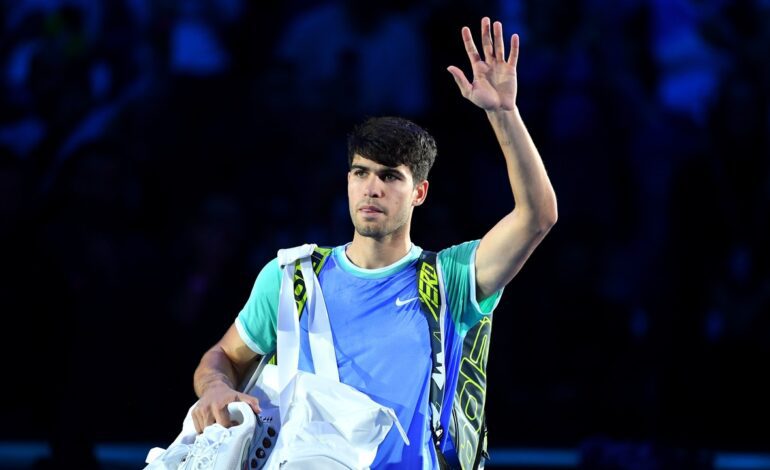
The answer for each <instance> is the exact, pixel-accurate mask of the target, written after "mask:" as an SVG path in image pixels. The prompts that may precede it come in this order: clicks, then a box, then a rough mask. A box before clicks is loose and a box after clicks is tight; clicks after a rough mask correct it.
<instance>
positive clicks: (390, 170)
mask: <svg viewBox="0 0 770 470" xmlns="http://www.w3.org/2000/svg"><path fill="white" fill-rule="evenodd" d="M353 170H364V171H369V172H372V173H376V174H377V175H395V176H398V177H399V178H405V177H406V175H405V174H404V173H403V172H402V171H399V170H398V169H396V168H390V167H384V168H382V169H379V170H375V169H373V168H370V167H368V166H366V165H361V164H357V163H356V164H353V165H350V171H353Z"/></svg>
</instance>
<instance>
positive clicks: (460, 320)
mask: <svg viewBox="0 0 770 470" xmlns="http://www.w3.org/2000/svg"><path fill="white" fill-rule="evenodd" d="M478 245H479V240H473V241H469V242H465V243H461V244H459V245H455V246H452V247H449V248H446V249H444V250H441V251H440V252H439V254H438V259H439V262H440V263H441V274H442V275H443V277H444V289H445V291H446V296H447V299H448V303H449V309H450V313H451V315H452V320H453V321H454V324H455V327H456V328H457V331H458V333H460V334H461V335H462V336H464V335H465V333H467V332H468V330H470V329H471V328H473V326H474V325H476V323H478V322H479V321H480V320H481V318H482V317H484V316H486V315H490V314H491V313H492V311H494V309H495V308H496V307H497V304H498V303H499V302H500V297H501V296H502V293H503V290H502V289H500V290H499V291H497V292H494V293H493V294H492V295H490V296H489V297H487V298H485V299H483V300H482V301H481V302H478V301H477V300H476V268H475V263H476V248H478Z"/></svg>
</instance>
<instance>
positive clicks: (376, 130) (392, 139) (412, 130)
mask: <svg viewBox="0 0 770 470" xmlns="http://www.w3.org/2000/svg"><path fill="white" fill-rule="evenodd" d="M356 154H358V155H360V156H362V157H364V158H367V159H369V160H373V161H375V162H377V163H379V164H381V165H385V166H389V167H397V166H399V165H401V164H404V165H406V166H408V167H409V170H411V172H412V178H413V179H414V183H415V184H417V183H419V182H421V181H423V180H425V179H427V178H428V172H429V171H430V169H431V167H432V166H433V162H434V161H435V160H436V141H435V140H434V139H433V136H432V135H430V134H429V133H428V131H426V130H425V129H423V128H422V127H420V126H418V125H417V124H415V123H413V122H412V121H409V120H407V119H404V118H400V117H392V116H385V117H373V118H369V119H367V120H366V121H364V122H363V123H361V124H359V125H358V126H356V127H355V129H353V132H351V133H350V134H349V135H348V165H352V164H353V157H354V156H355V155H356Z"/></svg>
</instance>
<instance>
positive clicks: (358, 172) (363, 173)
mask: <svg viewBox="0 0 770 470" xmlns="http://www.w3.org/2000/svg"><path fill="white" fill-rule="evenodd" d="M353 176H356V177H358V178H361V177H364V176H366V171H364V170H362V169H360V168H357V169H355V170H353Z"/></svg>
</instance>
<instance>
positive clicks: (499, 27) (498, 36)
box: [494, 21, 505, 62]
mask: <svg viewBox="0 0 770 470" xmlns="http://www.w3.org/2000/svg"><path fill="white" fill-rule="evenodd" d="M494 33H495V59H497V61H498V62H505V43H504V42H503V24H502V23H501V22H499V21H495V24H494Z"/></svg>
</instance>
